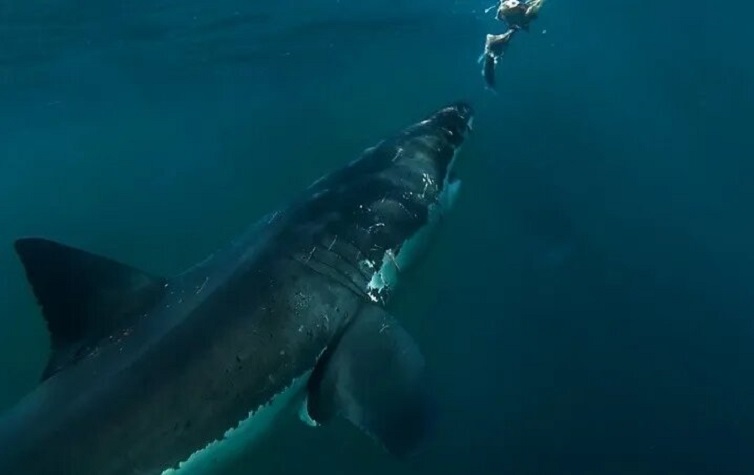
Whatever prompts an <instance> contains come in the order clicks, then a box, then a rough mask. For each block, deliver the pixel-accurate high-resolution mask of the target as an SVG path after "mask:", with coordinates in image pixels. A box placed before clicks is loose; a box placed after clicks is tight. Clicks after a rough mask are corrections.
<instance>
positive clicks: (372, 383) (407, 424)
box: [306, 305, 434, 457]
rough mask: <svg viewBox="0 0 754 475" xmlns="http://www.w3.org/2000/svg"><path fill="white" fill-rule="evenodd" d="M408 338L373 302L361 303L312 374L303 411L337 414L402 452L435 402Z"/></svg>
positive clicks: (420, 435) (415, 440) (322, 417)
mask: <svg viewBox="0 0 754 475" xmlns="http://www.w3.org/2000/svg"><path fill="white" fill-rule="evenodd" d="M426 380H427V376H426V369H425V361H424V357H423V355H422V354H421V352H420V351H419V348H418V346H417V345H416V343H415V342H414V340H413V338H411V336H410V335H409V334H408V333H407V332H406V330H404V329H403V327H401V325H400V324H399V323H398V322H397V321H396V320H395V319H394V318H393V317H391V316H390V315H389V314H388V313H386V312H385V311H384V310H382V309H381V308H380V307H378V306H376V305H370V306H368V307H366V308H365V309H364V310H363V311H362V312H361V313H359V315H357V316H356V317H355V318H354V320H353V321H352V322H351V323H350V325H349V326H348V327H347V329H346V330H345V331H344V333H343V335H342V337H341V338H340V340H339V341H338V342H337V343H336V345H335V347H334V349H333V350H332V351H331V352H330V353H329V354H327V355H326V356H325V357H324V358H323V360H322V361H321V362H320V364H319V365H318V367H317V368H316V369H315V371H314V373H313V374H312V378H311V380H310V384H309V394H308V398H307V402H306V404H307V406H306V408H307V411H308V416H309V417H311V419H313V421H315V422H317V423H324V422H327V421H328V420H330V419H332V418H333V417H336V416H341V417H344V418H345V419H347V420H348V421H350V422H351V423H353V424H354V425H355V426H357V427H359V428H360V429H361V430H363V431H364V432H366V433H367V434H368V435H370V436H371V437H372V438H374V439H376V440H377V441H378V442H379V443H380V444H381V445H382V446H383V447H384V448H385V449H387V450H388V451H389V452H390V453H392V454H394V455H396V456H398V457H405V456H407V455H409V454H410V453H411V452H413V451H414V449H416V448H417V446H418V445H419V443H420V442H422V440H423V439H424V437H425V435H426V434H427V432H428V430H429V429H430V426H431V423H432V419H433V413H434V404H433V400H432V398H431V393H430V390H429V388H428V385H427V381H426Z"/></svg>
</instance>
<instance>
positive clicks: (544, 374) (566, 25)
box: [0, 0, 754, 475]
mask: <svg viewBox="0 0 754 475" xmlns="http://www.w3.org/2000/svg"><path fill="white" fill-rule="evenodd" d="M491 3H492V2H486V1H485V0H473V1H472V0H463V1H461V0H457V1H451V0H439V1H434V2H433V1H429V0H364V1H358V2H356V1H347V0H312V1H309V2H305V1H298V2H293V1H290V0H276V1H274V2H267V3H262V2H258V1H239V0H234V1H229V0H215V1H209V0H201V1H200V0H183V1H177V0H152V1H147V0H132V1H126V0H119V1H116V0H99V1H94V0H89V1H87V0H27V1H13V0H0V408H3V409H5V408H8V407H10V406H11V405H13V404H14V403H15V402H17V401H18V400H19V399H20V398H21V397H22V396H23V395H24V394H26V393H27V392H29V391H30V390H31V389H33V388H34V387H35V385H36V384H37V382H38V380H39V376H40V374H41V371H42V368H43V367H44V365H45V362H46V359H47V355H48V351H49V337H48V335H47V331H46V328H45V324H44V321H43V318H42V316H41V314H40V311H39V309H38V307H37V305H36V303H35V300H34V298H33V295H32V293H31V291H30V289H29V287H28V284H27V282H26V278H25V276H24V272H23V269H22V267H21V265H20V263H19V261H18V259H17V258H16V256H15V254H14V252H13V247H12V243H13V240H14V239H16V238H18V237H21V236H28V235H40V236H44V237H48V238H51V239H55V240H59V241H62V242H64V243H67V244H70V245H74V246H76V247H80V248H84V249H87V250H90V251H92V252H96V253H98V254H103V255H107V256H110V257H112V258H115V259H117V260H119V261H122V262H127V263H129V264H132V265H134V266H136V267H140V268H142V269H145V270H147V271H150V272H154V273H158V274H163V275H171V274H176V273H179V272H181V271H183V270H184V269H185V268H187V267H189V266H190V265H192V264H193V263H194V262H196V261H199V260H201V259H202V258H203V257H205V256H206V255H207V254H209V253H210V252H212V251H213V250H214V249H216V248H218V247H220V246H222V245H224V244H225V243H227V242H228V241H229V240H230V239H231V238H233V237H234V236H235V235H236V234H237V233H239V232H240V231H241V230H243V229H244V228H245V227H246V226H247V225H248V224H249V223H250V222H252V221H255V220H256V219H258V218H259V217H261V216H262V215H263V214H264V213H266V212H268V211H270V210H272V209H275V208H278V207H280V206H281V205H283V204H285V203H287V202H288V201H289V200H291V199H292V198H293V197H294V196H295V195H296V194H297V193H298V192H299V191H301V190H302V189H303V188H305V187H306V186H308V185H309V183H311V182H312V181H314V180H315V179H317V178H318V177H319V176H321V175H322V174H323V173H325V172H328V171H330V170H332V169H334V168H335V167H338V166H340V165H343V164H345V163H347V162H349V161H351V160H352V159H354V158H355V157H357V156H358V155H359V154H360V153H361V151H363V149H365V148H367V147H369V146H371V145H374V144H375V143H376V142H377V141H379V140H380V139H382V138H383V137H384V136H385V135H387V134H390V133H392V132H394V131H396V130H398V129H400V128H401V127H403V126H405V125H408V124H409V123H411V122H414V121H415V120H418V119H420V118H421V117H422V116H424V115H426V114H427V113H429V112H432V111H433V110H434V109H436V108H437V107H440V106H442V105H444V104H446V103H448V102H451V101H455V100H458V99H465V100H468V101H469V102H470V103H471V104H472V105H473V106H474V107H475V109H476V111H477V116H476V119H475V122H474V124H475V127H474V133H473V134H472V135H471V136H470V138H469V139H468V143H467V145H466V146H465V148H464V149H463V150H462V152H461V158H460V159H459V164H458V166H459V169H458V174H459V176H460V177H461V178H462V179H463V186H462V190H461V191H462V192H461V196H460V198H459V200H458V203H457V206H456V209H455V210H454V211H453V212H452V213H451V214H450V216H449V218H448V220H447V221H446V222H445V223H444V225H443V228H442V230H441V232H440V235H439V236H438V239H437V240H436V242H435V243H434V244H433V246H432V248H431V250H430V253H429V255H428V256H427V258H426V259H425V260H424V262H423V263H422V264H421V265H420V266H419V267H417V268H416V269H415V270H413V271H412V272H411V275H410V276H409V280H408V281H407V284H406V286H405V287H403V288H402V290H401V292H400V294H399V295H398V300H397V301H396V302H395V304H394V305H393V309H392V312H393V313H394V314H395V315H397V316H398V318H399V319H400V320H401V321H402V322H404V324H405V326H406V328H407V329H408V330H409V332H410V333H411V334H413V335H414V336H415V337H416V339H417V341H418V342H419V344H420V346H421V347H422V349H423V350H424V353H425V356H426V358H427V360H428V362H429V365H430V367H431V369H432V372H433V374H434V376H435V378H436V379H437V380H438V381H439V382H440V384H439V387H438V389H437V392H438V395H437V396H438V398H439V400H440V405H441V410H442V411H441V418H440V421H439V423H438V427H437V429H436V432H435V434H434V435H433V436H432V438H431V439H430V440H429V441H428V442H427V444H426V447H425V448H424V450H423V451H422V452H421V453H420V454H419V455H418V456H417V457H416V458H415V459H413V460H411V461H410V462H407V463H404V462H400V461H397V460H395V459H393V458H391V457H390V456H388V455H387V454H385V453H383V451H382V450H381V449H380V448H379V447H378V446H377V445H376V444H373V443H372V442H371V441H370V440H369V439H368V438H367V437H365V436H364V435H362V434H361V433H360V432H358V431H357V430H356V429H354V428H352V427H351V426H349V425H347V424H346V423H344V422H338V423H335V424H332V425H330V426H327V427H323V428H318V429H311V428H308V427H305V426H304V425H303V424H301V423H300V422H299V421H298V420H295V419H294V418H293V417H291V418H290V419H289V420H286V421H285V422H284V423H283V424H281V426H280V427H279V428H277V429H276V430H275V431H274V433H272V434H271V435H270V437H269V438H268V439H266V440H265V441H264V442H263V443H262V445H261V446H259V447H257V448H254V449H252V450H250V451H249V452H248V454H247V455H246V456H245V457H244V459H243V460H242V461H240V463H239V464H238V465H237V467H236V468H235V470H233V471H231V472H230V473H233V474H250V473H254V474H270V475H289V474H299V473H304V472H306V473H312V474H316V473H360V474H364V475H368V474H386V473H388V472H390V473H393V474H409V473H419V474H511V475H524V474H553V475H561V474H563V475H565V474H568V475H604V474H610V475H629V474H631V475H633V474H643V475H655V474H656V475H676V474H689V475H696V474H716V475H723V474H724V475H727V474H731V475H733V474H742V475H744V474H745V475H751V474H752V473H754V449H753V447H754V404H752V401H754V292H753V291H752V283H753V282H754V245H753V244H754V219H753V214H752V205H754V153H752V150H753V149H754V147H753V146H754V133H752V130H751V120H752V117H753V116H754V93H753V88H752V84H754V61H752V59H751V57H752V55H751V45H752V44H754V39H753V38H752V34H751V33H750V31H749V30H750V27H749V25H748V24H746V23H745V19H746V18H747V17H748V16H749V15H748V14H750V13H751V12H750V11H748V12H747V11H740V10H738V11H737V10H733V9H732V7H731V8H730V9H728V8H723V7H718V6H715V7H714V8H704V6H703V5H702V4H701V3H699V5H694V3H695V2H680V1H678V2H673V1H671V2H654V3H653V4H644V3H642V2H604V3H603V4H600V3H598V2H569V1H566V0H548V1H547V2H546V4H545V5H544V7H543V9H542V12H541V14H540V18H538V19H537V20H536V22H535V24H534V25H533V26H532V30H531V31H529V32H528V33H520V34H518V35H517V36H516V38H515V41H514V42H513V44H512V45H511V47H510V50H509V52H508V53H507V54H506V55H505V57H504V58H503V60H502V61H501V62H500V64H499V65H498V70H497V73H498V87H499V91H498V94H497V95H495V94H492V93H490V92H489V91H486V90H485V88H484V83H483V81H482V78H481V75H480V66H479V64H477V58H478V56H479V54H480V53H481V51H482V47H483V45H484V36H485V34H487V33H502V32H503V30H504V28H503V26H502V25H501V24H500V23H499V22H495V21H494V19H493V15H492V14H491V13H490V14H487V15H485V14H484V9H485V8H486V7H488V6H490V4H491ZM749 9H751V8H750V7H749Z"/></svg>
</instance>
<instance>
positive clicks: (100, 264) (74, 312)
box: [15, 238, 167, 380]
mask: <svg viewBox="0 0 754 475" xmlns="http://www.w3.org/2000/svg"><path fill="white" fill-rule="evenodd" d="M15 248H16V252H17V253H18V255H19V257H20V259H21V262H22V263H23V266H24V269H25V270H26V276H27V278H28V280H29V283H30V284H31V287H32V290H33V291H34V295H35V296H36V298H37V302H38V303H39V305H40V306H41V307H42V313H43V314H44V317H45V320H46V321H47V328H48V329H49V331H50V337H51V342H52V354H51V355H50V359H49V361H48V364H47V367H46V368H45V370H44V373H43V375H42V380H45V379H47V378H48V377H50V376H51V375H52V374H54V373H55V372H57V371H59V370H60V369H62V368H63V367H65V366H68V365H69V364H72V363H73V362H75V361H76V359H77V358H76V356H77V355H76V353H77V352H78V351H79V350H80V349H81V348H83V347H85V346H86V345H91V344H93V343H95V342H97V341H98V340H100V339H101V338H103V337H106V336H107V335H111V334H112V333H114V332H116V331H117V330H119V329H122V328H124V327H125V326H127V325H128V324H129V323H130V322H131V321H132V318H133V317H135V316H137V315H138V314H139V313H140V312H141V311H143V310H144V309H146V308H147V307H148V306H150V305H152V304H154V303H155V301H156V300H157V299H158V298H160V297H161V296H162V294H163V292H164V289H165V287H166V284H167V280H166V279H164V278H162V277H155V276H153V275H149V274H147V273H146V272H143V271H141V270H139V269H135V268H133V267H130V266H127V265H124V264H121V263H119V262H116V261H114V260H112V259H109V258H107V257H102V256H98V255H95V254H92V253H89V252H86V251H83V250H80V249H75V248H73V247H69V246H66V245H64V244H60V243H57V242H54V241H50V240H47V239H42V238H23V239H19V240H17V241H16V242H15Z"/></svg>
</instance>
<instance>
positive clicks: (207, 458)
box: [162, 371, 311, 475]
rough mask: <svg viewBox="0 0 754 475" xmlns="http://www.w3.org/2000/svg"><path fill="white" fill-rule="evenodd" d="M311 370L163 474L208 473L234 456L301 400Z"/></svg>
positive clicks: (193, 474) (220, 466)
mask: <svg viewBox="0 0 754 475" xmlns="http://www.w3.org/2000/svg"><path fill="white" fill-rule="evenodd" d="M310 374H311V371H308V372H306V373H305V374H303V375H301V376H300V377H298V378H296V379H294V380H293V382H292V383H291V385H290V386H288V387H287V388H286V389H284V390H283V391H282V392H280V393H279V394H277V395H276V396H275V397H273V398H272V399H271V400H270V402H269V403H267V404H266V405H264V406H262V407H260V408H258V409H257V410H255V411H252V412H250V413H249V415H248V416H247V417H246V419H244V420H242V421H241V422H239V423H238V425H237V426H236V427H234V428H231V429H229V430H228V431H227V432H226V433H225V435H224V436H223V438H222V439H220V440H216V441H213V442H211V443H210V444H208V445H207V446H205V447H204V448H202V449H200V450H197V451H196V452H194V453H193V454H191V456H190V457H189V458H188V459H186V460H184V461H183V462H180V464H179V465H178V467H177V468H169V469H167V470H164V471H163V472H162V475H209V474H217V473H220V472H218V469H220V468H222V467H223V466H224V465H226V464H227V463H228V462H230V461H232V460H233V459H235V458H237V457H238V456H239V455H240V454H242V453H243V452H244V451H245V450H248V448H249V447H250V446H251V445H252V444H253V443H254V442H255V441H257V440H258V439H259V438H260V437H261V436H263V435H264V433H265V432H266V431H267V430H268V429H269V428H270V426H271V425H272V424H273V423H274V422H275V420H276V419H277V417H278V416H279V415H280V414H281V413H282V412H283V411H284V410H285V409H286V408H288V407H290V406H291V405H292V404H295V403H297V402H300V401H301V400H302V399H303V396H304V394H303V393H304V388H305V387H306V382H307V381H308V379H309V375H310Z"/></svg>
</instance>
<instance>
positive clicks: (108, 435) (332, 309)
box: [0, 102, 473, 475]
mask: <svg viewBox="0 0 754 475" xmlns="http://www.w3.org/2000/svg"><path fill="white" fill-rule="evenodd" d="M472 120H473V111H472V108H471V107H470V106H469V105H468V104H466V103H464V102H457V103H453V104H450V105H448V106H446V107H443V108H441V109H439V110H437V111H435V112H434V113H432V114H430V115H428V116H427V117H425V118H424V119H423V120H421V121H419V122H417V123H415V124H413V125H410V126H408V127H406V128H405V129H403V130H400V131H398V132H397V133H395V134H394V135H393V136H391V137H389V138H386V139H384V140H382V141H380V142H379V143H378V144H377V145H375V146H373V147H371V148H368V149H367V150H365V151H364V152H363V153H362V154H361V155H360V156H359V157H358V158H357V159H356V160H354V161H352V162H351V163H349V164H348V165H346V166H344V167H343V168H340V169H338V170H336V171H334V172H333V173H331V174H329V175H326V176H324V177H322V178H321V179H319V180H317V181H316V182H315V183H313V184H312V185H311V186H310V187H309V188H308V189H307V190H305V191H304V192H303V193H302V194H301V195H299V197H298V198H296V199H294V200H292V201H291V202H290V203H289V205H288V206H285V207H283V208H281V209H280V210H278V211H275V212H273V213H270V214H268V215H267V216H265V217H264V218H262V219H261V220H259V221H258V222H256V223H255V224H253V225H252V226H251V227H250V228H249V229H248V230H247V231H246V232H245V233H243V234H242V235H241V236H240V237H239V238H238V239H236V240H235V241H234V242H232V243H231V244H230V245H229V246H227V247H226V248H224V249H222V250H220V251H218V252H217V253H215V254H213V255H211V256H209V257H208V258H206V259H205V260H203V261H202V262H200V263H199V264H197V265H195V266H193V267H192V268H190V269H188V270H187V271H186V272H184V273H182V274H180V275H177V276H174V277H172V278H166V277H161V276H158V275H153V274H151V273H148V272H145V271H143V270H140V269H136V268H134V267H131V266H128V265H126V264H123V263H120V262H117V261H114V260H112V259H110V258H107V257H104V256H98V255H95V254H92V253H90V252H87V251H84V250H81V249H77V248H73V247H70V246H68V245H64V244H61V243H57V242H54V241H51V240H47V239H43V238H37V237H29V238H22V239H19V240H17V241H16V243H15V249H16V251H17V253H18V255H19V258H20V260H21V262H22V263H23V266H24V269H25V272H26V275H27V277H28V280H29V283H30V286H31V288H32V290H33V293H34V295H35V296H36V299H37V301H38V303H39V305H40V307H41V310H42V313H43V315H44V318H45V320H46V322H47V327H48V329H49V332H50V337H51V346H52V350H51V355H50V358H49V361H48V364H47V366H46V368H45V369H44V372H43V375H42V381H41V382H40V384H39V385H38V386H37V387H36V389H34V390H33V391H32V392H31V393H29V394H28V395H26V396H25V397H24V398H23V399H22V400H21V401H20V402H19V403H18V404H17V405H16V406H14V407H13V408H11V409H10V410H9V411H8V412H7V413H6V414H5V415H4V416H3V417H2V419H0V473H2V474H13V475H53V474H54V475H168V474H175V475H196V474H199V473H221V472H218V470H219V469H221V468H222V467H223V466H224V464H225V463H226V462H229V461H232V460H233V457H234V456H235V455H238V454H239V453H240V452H241V451H243V450H244V449H246V448H247V447H248V444H249V443H250V442H252V441H253V440H254V439H255V438H257V437H259V436H260V435H262V434H263V433H264V431H265V429H267V428H268V427H269V426H270V424H272V423H274V422H275V420H276V416H277V415H278V414H280V413H281V412H282V411H284V410H286V408H290V410H295V409H296V408H298V411H299V416H300V418H301V419H302V420H303V421H305V422H306V423H308V424H310V425H313V426H316V425H320V424H325V423H327V422H328V421H330V420H331V419H333V418H335V417H342V418H345V419H346V420H348V421H350V422H351V423H353V424H354V425H355V426H357V427H358V428H360V429H361V430H363V431H364V432H365V433H366V434H367V435H368V436H370V437H371V438H372V439H374V440H375V441H376V442H377V443H379V444H380V445H381V446H382V447H384V449H386V450H387V451H388V452H389V453H392V454H394V455H395V456H397V457H405V456H407V455H408V454H411V453H412V452H413V451H414V450H415V449H416V448H417V447H418V446H419V444H420V443H421V442H422V441H423V440H424V439H425V435H426V434H427V433H428V432H429V429H430V427H431V425H432V420H433V414H434V410H433V407H434V406H433V404H432V391H431V386H430V385H429V384H427V381H428V378H427V370H426V364H425V360H424V357H423V356H422V353H421V351H420V350H419V348H418V346H417V344H416V343H415V342H414V339H413V338H412V337H411V336H410V335H409V334H408V332H407V331H406V330H404V329H403V327H402V326H401V324H400V323H399V322H398V320H397V319H396V318H394V317H393V316H392V315H390V314H389V313H388V311H387V310H386V305H387V304H388V302H389V301H390V297H391V295H392V294H393V292H394V290H395V288H396V286H397V284H398V282H399V279H398V277H399V276H400V275H401V273H403V272H404V271H405V270H406V269H407V268H408V267H409V266H410V265H411V263H412V262H413V261H414V260H415V259H414V258H415V257H416V256H417V255H418V253H419V252H420V251H421V249H422V247H423V244H424V243H426V242H427V240H428V238H429V237H430V235H431V234H432V232H433V229H434V228H435V227H436V225H437V223H438V222H439V221H440V220H441V218H442V216H443V213H444V212H445V210H446V209H448V208H449V207H450V205H452V203H453V200H454V198H455V195H456V193H457V192H458V189H459V185H460V181H459V180H458V179H457V178H456V176H455V174H454V172H453V165H454V161H455V158H456V157H457V155H458V151H459V149H460V147H461V145H462V144H463V142H464V140H465V138H466V137H467V134H468V132H469V131H470V130H471V124H472Z"/></svg>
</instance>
